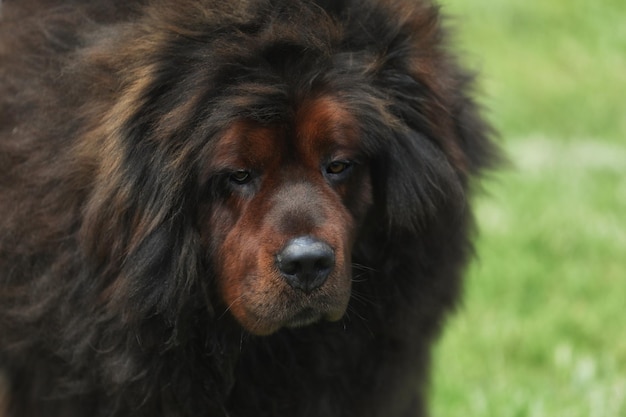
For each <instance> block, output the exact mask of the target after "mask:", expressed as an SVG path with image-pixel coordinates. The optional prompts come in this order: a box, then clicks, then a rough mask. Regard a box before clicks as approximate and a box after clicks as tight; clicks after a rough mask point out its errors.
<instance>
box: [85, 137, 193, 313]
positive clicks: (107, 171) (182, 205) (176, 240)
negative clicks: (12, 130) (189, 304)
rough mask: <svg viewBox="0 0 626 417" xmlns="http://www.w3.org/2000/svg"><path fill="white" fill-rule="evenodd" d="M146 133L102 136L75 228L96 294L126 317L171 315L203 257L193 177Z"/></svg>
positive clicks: (187, 289) (188, 289)
mask: <svg viewBox="0 0 626 417" xmlns="http://www.w3.org/2000/svg"><path fill="white" fill-rule="evenodd" d="M122 131H123V130H122ZM144 137H145V136H143V135H142V134H140V133H138V132H136V131H132V130H127V131H126V134H125V135H119V136H118V137H108V138H107V140H108V142H107V146H109V147H110V152H101V153H100V154H101V155H102V156H101V157H100V161H99V163H100V166H99V170H98V172H97V174H96V176H95V180H94V185H93V188H92V190H91V194H90V196H89V197H88V200H87V202H86V204H85V208H84V211H83V221H82V225H81V230H80V231H79V236H80V239H81V247H82V248H83V253H84V256H85V258H86V262H85V264H86V265H89V267H90V268H91V270H90V271H88V273H89V274H90V275H92V276H94V277H95V280H96V282H94V283H93V290H92V291H95V292H96V293H97V294H96V295H95V297H97V298H98V300H99V301H100V302H102V303H104V304H106V305H107V306H108V308H109V309H113V310H114V311H115V312H116V313H118V314H120V315H123V316H125V317H126V319H129V320H131V319H132V316H134V317H146V316H149V315H151V314H155V313H159V314H167V315H171V316H175V315H176V310H178V309H180V308H182V306H180V305H177V304H176V303H177V302H178V300H183V299H185V297H181V295H182V293H184V292H190V291H191V287H192V286H193V285H194V283H195V282H196V281H197V280H196V277H197V275H198V270H199V268H200V265H199V264H198V263H199V259H201V256H200V255H199V254H198V253H197V252H198V251H199V250H200V249H199V247H200V245H199V242H198V241H199V236H198V232H197V228H196V227H194V217H193V216H194V211H193V210H192V208H193V207H194V204H195V202H194V201H191V200H192V199H193V198H194V195H195V193H194V188H193V184H186V182H188V181H187V180H186V179H185V178H193V176H191V175H189V173H188V172H187V170H186V169H180V168H181V167H179V166H177V165H176V164H175V162H173V161H172V160H171V158H169V157H168V153H167V152H166V151H164V150H163V149H159V148H158V146H157V145H155V144H154V143H152V142H150V141H148V140H145V139H144Z"/></svg>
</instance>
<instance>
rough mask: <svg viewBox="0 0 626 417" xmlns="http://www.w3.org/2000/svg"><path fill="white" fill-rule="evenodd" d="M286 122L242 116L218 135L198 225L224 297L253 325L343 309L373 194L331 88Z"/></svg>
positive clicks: (336, 314)
mask: <svg viewBox="0 0 626 417" xmlns="http://www.w3.org/2000/svg"><path fill="white" fill-rule="evenodd" d="M291 119H292V120H289V121H288V122H285V123H275V124H261V123H259V122H254V121H249V120H240V121H237V122H235V123H233V124H232V125H231V126H230V127H229V128H228V129H227V130H226V131H225V132H224V133H223V134H222V135H220V137H219V138H218V139H217V141H215V143H214V145H213V147H212V149H211V157H210V162H209V163H208V166H207V169H206V172H204V173H203V174H202V175H203V176H204V177H205V178H206V179H205V182H206V183H207V185H206V187H207V188H208V189H209V191H208V192H209V193H210V194H211V198H210V203H207V205H209V206H210V207H209V206H207V207H206V209H204V210H202V211H203V212H202V213H201V216H200V219H201V220H200V223H201V225H200V227H201V230H202V235H203V236H204V237H205V242H204V243H205V245H206V247H207V250H208V251H209V253H210V255H209V256H210V257H211V258H212V263H213V264H214V265H215V267H216V270H217V271H216V272H217V287H218V291H219V294H220V296H221V299H222V301H223V302H224V304H225V306H226V307H227V308H228V310H229V311H230V312H231V313H232V314H233V315H234V317H235V318H236V319H237V320H238V322H239V323H240V324H241V325H242V326H243V327H244V328H246V329H247V330H248V331H250V332H252V333H254V334H260V335H263V334H270V333H273V332H275V331H276V330H278V329H279V328H281V327H299V326H304V325H307V324H310V323H312V322H315V321H318V320H338V319H340V318H341V317H342V316H343V314H344V312H345V310H346V307H347V305H348V301H349V298H350V288H351V251H352V245H353V242H354V239H355V235H356V233H357V229H358V227H359V225H360V223H362V220H363V218H364V216H365V214H366V213H367V210H368V208H369V207H370V205H371V204H372V187H371V184H370V174H369V166H368V161H367V158H366V157H365V156H364V155H363V153H362V152H361V150H360V147H359V132H358V129H357V126H356V123H355V121H354V119H353V118H352V117H351V115H350V113H349V112H348V111H347V110H346V109H344V108H343V107H342V105H341V103H340V102H339V101H338V100H335V99H333V98H332V97H330V96H322V97H316V98H313V99H310V100H306V101H305V102H304V103H303V104H302V105H301V106H299V107H298V108H297V109H295V111H294V115H293V116H292V117H291Z"/></svg>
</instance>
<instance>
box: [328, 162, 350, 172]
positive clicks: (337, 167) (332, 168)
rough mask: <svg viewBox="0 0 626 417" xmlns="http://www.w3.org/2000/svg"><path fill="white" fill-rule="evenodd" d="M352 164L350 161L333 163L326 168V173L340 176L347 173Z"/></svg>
mask: <svg viewBox="0 0 626 417" xmlns="http://www.w3.org/2000/svg"><path fill="white" fill-rule="evenodd" d="M351 165H352V164H351V163H350V162H349V161H333V162H331V163H330V164H328V166H327V167H326V173H327V174H331V175H339V174H342V173H344V172H345V171H347V170H348V169H349V168H350V166H351Z"/></svg>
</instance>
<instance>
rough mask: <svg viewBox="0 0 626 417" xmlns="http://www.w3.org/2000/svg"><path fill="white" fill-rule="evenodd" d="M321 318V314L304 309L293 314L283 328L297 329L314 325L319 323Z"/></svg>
mask: <svg viewBox="0 0 626 417" xmlns="http://www.w3.org/2000/svg"><path fill="white" fill-rule="evenodd" d="M322 317H323V314H322V313H321V312H320V311H318V310H316V309H314V308H311V307H307V308H304V309H303V310H301V311H299V312H297V313H296V314H294V315H293V316H292V317H291V318H290V319H288V320H287V322H286V323H285V327H289V328H297V327H305V326H308V325H310V324H313V323H316V322H318V321H320V320H321V319H322Z"/></svg>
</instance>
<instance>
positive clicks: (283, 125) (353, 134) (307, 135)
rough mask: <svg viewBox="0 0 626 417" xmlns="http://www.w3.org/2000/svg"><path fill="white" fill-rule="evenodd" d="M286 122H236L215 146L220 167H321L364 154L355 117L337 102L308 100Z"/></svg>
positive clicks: (320, 99) (242, 120)
mask: <svg viewBox="0 0 626 417" xmlns="http://www.w3.org/2000/svg"><path fill="white" fill-rule="evenodd" d="M286 119H287V120H286V121H281V122H277V123H261V122H258V121H255V120H250V119H245V118H243V119H238V120H235V121H234V122H233V123H231V124H230V126H229V127H228V129H226V130H225V132H223V133H222V134H221V135H220V136H219V138H218V139H217V141H216V143H215V144H214V148H213V152H212V154H213V155H212V160H213V164H215V165H217V166H216V167H215V168H216V169H218V170H219V168H236V167H240V168H246V167H251V168H255V167H256V168H264V167H266V166H268V165H271V164H273V163H277V162H294V161H295V162H307V161H310V162H311V163H314V164H316V165H317V164H319V162H320V161H319V159H320V158H328V157H331V156H333V154H335V153H340V154H341V153H346V154H351V153H356V152H357V151H358V148H359V140H358V138H359V135H358V132H357V124H356V121H355V118H354V116H353V115H352V114H351V113H350V112H349V111H348V109H347V108H346V106H344V105H343V104H342V103H341V101H340V100H338V99H336V98H333V97H331V96H319V97H315V98H311V99H308V100H304V101H303V102H302V103H301V104H300V105H299V106H298V107H297V108H295V109H294V111H293V113H292V115H291V116H290V117H289V118H286Z"/></svg>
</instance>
